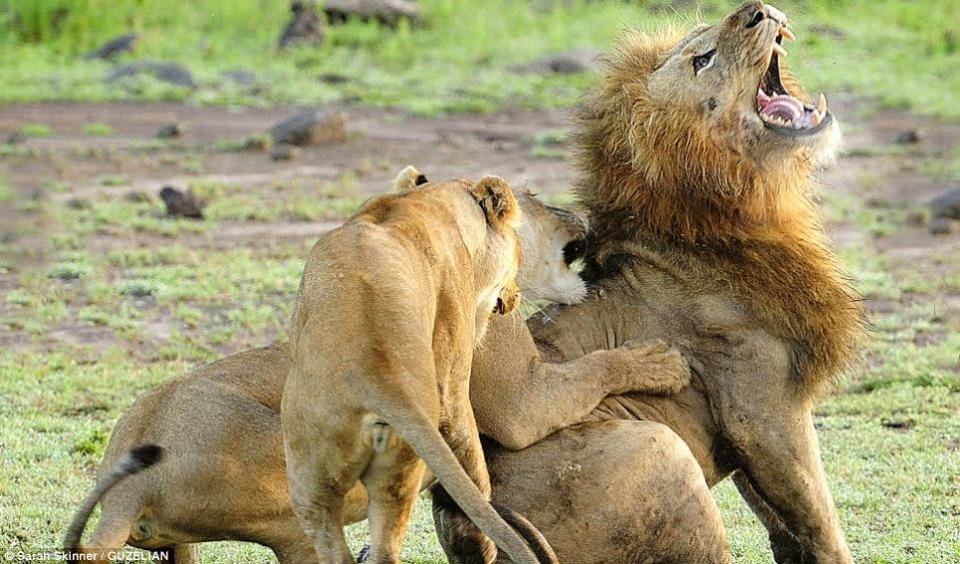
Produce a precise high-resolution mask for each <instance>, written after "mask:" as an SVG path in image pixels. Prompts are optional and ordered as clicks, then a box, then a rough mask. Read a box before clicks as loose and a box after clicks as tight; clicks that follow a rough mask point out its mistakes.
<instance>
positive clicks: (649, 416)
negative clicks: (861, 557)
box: [435, 2, 864, 563]
mask: <svg viewBox="0 0 960 564" xmlns="http://www.w3.org/2000/svg"><path fill="white" fill-rule="evenodd" d="M786 26H787V20H786V16H784V15H783V13H781V12H780V11H779V10H776V9H775V8H773V7H772V6H767V5H764V4H763V3H760V2H748V3H745V4H743V5H741V6H740V7H738V8H737V9H736V10H735V11H734V12H733V13H731V14H730V15H729V16H727V17H726V18H725V19H724V20H723V21H721V22H720V23H718V24H715V25H701V26H698V27H696V28H695V29H693V30H692V31H690V32H689V33H687V34H686V35H684V36H682V37H680V36H679V34H669V33H666V34H661V35H647V34H643V33H639V32H628V33H626V34H625V35H624V37H623V38H622V40H621V41H620V44H619V46H618V48H617V50H616V52H615V53H614V54H613V56H612V57H611V58H610V60H609V61H608V62H607V64H606V69H605V71H604V72H603V75H602V78H601V80H600V84H599V86H598V87H597V88H596V89H595V90H594V91H593V92H592V94H590V95H589V97H588V99H587V102H586V104H585V106H584V107H583V109H582V110H581V112H580V119H579V133H578V136H577V143H578V146H579V164H580V166H581V167H582V170H583V179H582V182H581V183H580V184H579V187H578V190H579V196H580V199H581V200H582V202H583V204H584V205H585V206H586V208H587V209H588V211H589V212H590V219H591V222H592V229H593V231H592V234H591V236H590V237H589V240H588V244H587V253H586V257H585V260H586V265H587V266H586V269H585V271H584V275H585V278H587V280H588V281H589V282H590V283H591V285H592V287H593V288H594V289H595V292H594V295H593V296H592V297H591V298H590V299H588V300H587V301H585V302H584V303H582V304H580V305H576V306H562V307H555V308H553V309H551V310H549V311H548V312H547V314H546V315H544V316H541V317H535V318H533V319H532V320H531V321H530V323H529V327H530V330H531V331H532V333H533V339H530V337H528V336H527V335H526V332H525V331H526V330H525V328H519V327H517V325H516V323H515V320H511V319H509V318H506V319H504V320H502V321H498V320H493V321H492V325H491V328H490V331H489V333H488V341H487V343H488V346H491V347H496V348H498V350H501V351H513V353H514V354H513V355H505V354H501V355H500V356H498V357H497V358H496V359H492V360H491V361H490V362H494V363H495V364H496V366H490V365H488V366H485V367H482V368H480V370H482V371H483V372H484V373H486V374H487V377H486V378H484V379H483V380H482V381H478V382H477V385H476V386H475V387H474V388H473V389H472V390H471V392H472V395H473V399H474V402H475V404H476V403H483V404H487V405H496V406H497V407H498V410H497V411H495V412H488V413H484V412H480V411H479V410H478V412H477V420H478V424H479V425H480V426H481V427H482V428H484V429H485V430H486V431H487V433H488V434H489V436H491V437H492V438H494V439H496V440H497V441H498V442H499V443H500V444H501V445H504V446H506V447H507V448H510V449H523V448H525V447H527V446H529V445H532V444H534V443H536V442H537V441H539V440H541V439H543V438H544V437H547V436H548V435H550V434H551V433H553V432H555V431H556V430H558V429H562V428H564V427H567V426H569V425H571V424H574V423H577V422H581V421H585V420H592V421H596V420H610V419H620V420H641V421H650V422H659V423H662V424H665V425H667V426H669V427H670V428H671V429H673V430H674V431H675V432H676V433H677V434H679V435H680V436H681V437H682V438H683V440H684V441H685V442H686V443H687V445H688V446H689V448H690V450H691V451H692V453H693V455H694V456H695V457H696V460H697V461H698V462H699V464H700V466H701V468H702V470H703V473H704V475H705V477H706V479H707V481H708V482H709V483H710V484H715V483H717V482H718V481H720V480H722V479H723V478H724V477H726V476H728V475H731V474H732V475H733V477H734V480H735V482H736V484H737V487H738V488H739V489H740V492H741V494H742V495H743V496H744V498H745V499H746V500H747V501H748V503H749V504H750V505H751V507H752V508H753V509H754V511H755V512H756V513H757V515H758V516H759V518H760V519H761V520H762V521H763V523H764V525H765V526H766V527H767V529H768V530H769V533H770V541H771V544H772V548H773V551H774V555H775V557H776V559H777V560H778V561H779V562H830V563H844V562H850V561H851V556H850V552H849V550H848V548H847V545H846V542H845V540H844V537H843V533H842V531H841V528H840V524H839V521H838V518H837V513H836V509H835V507H834V504H833V500H832V498H831V496H830V492H829V489H828V487H827V481H826V479H825V476H824V472H823V467H822V463H821V460H820V454H819V446H818V443H817V435H816V430H815V428H814V424H813V417H812V407H813V404H814V401H815V400H816V399H817V397H818V396H819V395H820V394H822V393H823V392H824V391H825V390H826V389H828V388H829V386H830V383H831V381H832V379H833V377H834V376H835V375H836V374H837V373H838V372H840V371H841V370H843V369H844V368H845V367H847V366H848V365H849V364H850V363H851V362H852V361H853V360H854V359H855V358H856V355H857V350H858V342H859V340H860V338H861V335H862V331H863V323H864V321H863V311H862V307H861V304H860V300H859V297H858V296H857V294H856V293H855V292H854V291H853V290H852V289H851V288H850V287H849V286H848V284H847V279H846V277H845V276H844V274H843V273H842V272H841V270H840V267H839V265H838V264H837V261H836V259H835V257H834V256H833V254H832V253H831V252H830V250H829V248H828V244H827V241H826V239H825V236H824V234H823V231H822V228H821V226H820V223H819V221H818V213H817V209H816V207H815V205H814V203H813V201H812V200H811V196H810V191H811V173H812V171H813V170H814V169H815V167H816V166H817V165H818V164H820V163H824V162H826V161H827V160H829V158H830V157H831V156H832V155H833V153H834V152H835V149H836V145H837V140H838V126H837V122H836V120H835V118H834V116H833V114H832V113H831V112H830V111H829V109H828V108H827V107H826V100H825V99H824V98H823V97H822V96H821V97H820V98H819V101H818V103H816V104H813V103H811V102H808V101H807V98H806V96H805V95H804V94H803V92H802V91H801V90H800V87H799V86H798V85H797V83H796V82H795V81H794V80H793V79H792V78H791V77H790V75H789V74H788V73H787V71H786V69H785V67H784V66H783V64H782V62H781V58H782V56H783V54H784V52H785V51H784V49H783V47H781V46H780V43H781V41H782V40H783V38H788V39H789V38H791V37H792V36H793V34H792V33H791V32H790V31H789V30H788V29H787V27H786ZM650 338H662V339H664V340H665V341H667V342H668V343H670V344H671V345H673V346H675V347H677V348H679V349H680V350H681V351H682V352H683V353H684V354H685V356H686V357H687V358H688V360H689V361H690V364H691V368H692V370H693V372H694V376H693V379H692V383H691V386H690V387H688V388H686V389H685V390H684V391H683V392H681V393H680V394H678V395H675V396H672V397H660V398H657V397H651V396H647V395H642V394H626V395H621V396H617V397H611V398H607V399H605V400H604V401H603V402H602V403H601V404H600V406H599V407H598V408H597V409H593V408H592V407H591V406H590V404H591V403H592V402H590V401H585V400H584V396H585V393H584V391H583V390H582V389H581V388H580V387H579V385H578V383H577V382H576V381H575V380H574V379H572V378H564V377H563V376H562V375H563V374H564V368H563V366H565V365H555V364H547V363H545V362H543V361H552V362H560V361H569V360H570V359H574V358H576V357H578V356H579V355H583V354H586V353H589V352H590V351H594V350H597V349H603V348H609V347H615V346H617V345H618V344H620V343H622V342H624V341H625V340H627V339H650ZM508 343H509V344H511V345H512V347H511V346H507V344H508ZM541 358H542V359H543V361H541ZM475 370H477V368H475ZM547 372H549V373H550V374H551V375H552V376H551V377H549V378H548V377H545V376H544V374H545V373H547ZM521 410H523V412H524V413H525V417H524V418H522V419H519V418H514V419H512V418H509V417H502V414H503V413H518V412H520V411H521ZM487 415H489V416H490V419H489V420H488V419H486V416H487ZM647 425H650V424H649V423H648V424H647ZM591 429H594V428H593V427H591V426H590V424H587V425H586V426H581V427H578V428H574V429H569V430H567V431H564V432H563V433H561V434H559V435H555V436H553V437H550V438H548V439H546V441H543V442H541V443H540V444H538V445H536V446H535V447H534V448H530V449H527V450H525V451H521V452H518V453H512V452H507V451H503V450H496V449H491V450H490V451H488V454H489V456H488V459H490V470H491V476H492V479H493V481H494V483H495V484H496V487H495V491H494V499H497V500H499V501H501V502H503V503H505V504H506V505H509V506H510V507H512V508H514V509H516V510H517V511H520V512H522V513H524V514H525V515H526V516H527V517H528V518H529V519H530V521H532V522H533V523H534V524H535V525H536V526H537V527H538V528H539V529H540V530H541V531H542V532H543V533H544V535H545V536H546V537H547V539H548V540H549V541H550V543H551V544H552V545H553V547H554V549H556V552H557V555H558V556H559V557H560V559H561V561H569V562H578V563H580V562H602V561H616V560H618V559H619V558H620V556H610V555H611V554H614V551H615V550H626V551H627V554H630V555H631V556H630V557H629V560H630V561H633V559H634V558H636V559H637V560H638V561H639V560H644V558H653V559H656V560H674V559H676V560H715V559H724V558H726V556H725V555H718V554H716V552H715V551H713V552H711V551H709V550H706V549H705V551H704V552H703V553H701V554H700V555H689V554H687V555H686V556H684V557H682V558H680V557H676V556H675V555H676V554H678V553H677V552H675V550H676V547H677V546H683V545H684V543H685V542H686V541H685V539H689V538H693V535H691V534H690V533H691V531H690V530H689V529H686V528H685V525H684V524H683V523H676V522H671V521H666V522H664V523H663V526H662V527H661V528H660V529H658V530H657V531H658V532H657V533H656V534H651V533H650V532H644V531H642V530H641V528H642V524H643V523H644V521H643V520H642V519H639V518H637V517H632V518H630V517H624V516H625V515H628V514H630V513H631V512H630V508H632V507H636V506H642V504H647V506H649V504H650V503H651V502H650V501H649V499H645V500H644V501H642V502H638V501H635V499H636V498H637V497H638V496H643V495H644V493H645V492H642V491H635V490H630V489H629V488H630V487H631V485H627V486H626V488H628V489H626V490H625V489H624V488H625V486H624V485H623V484H622V483H621V482H620V481H618V480H620V478H621V477H622V475H623V473H624V472H631V469H630V468H629V467H626V468H625V467H623V466H622V464H623V462H624V461H625V460H631V459H630V457H629V456H627V455H626V454H623V453H625V452H626V451H628V450H630V449H633V450H634V451H636V452H638V453H642V452H643V451H644V449H648V448H649V447H650V441H649V440H647V439H645V438H644V435H643V433H646V432H648V431H650V429H651V428H650V427H643V428H638V429H640V430H638V431H637V432H635V433H634V434H633V436H634V438H633V439H632V440H631V439H630V436H631V435H630V433H631V432H630V431H626V430H624V429H623V428H618V429H619V430H618V434H617V439H616V441H615V442H614V441H612V440H604V439H603V437H604V436H605V435H604V433H600V432H596V431H595V430H591ZM587 436H589V437H590V439H589V441H590V444H593V445H597V446H596V451H595V452H599V453H604V454H598V455H597V456H600V457H601V458H600V459H584V458H583V456H582V454H581V453H580V452H576V451H570V450H569V449H565V448H563V447H562V444H564V442H565V444H579V443H585V442H586V441H587V439H586V438H585V437H587ZM578 437H579V439H578ZM604 445H606V446H607V447H609V448H608V450H607V451H604V448H603V446H604ZM610 452H612V453H615V454H606V453H610ZM602 457H609V461H604V459H603V458H602ZM642 457H643V455H642V454H637V455H636V456H635V457H634V458H633V459H634V460H642ZM648 466H649V465H648ZM565 468H575V469H576V470H575V471H572V470H564V469H565ZM519 469H525V474H524V475H523V476H520V475H519V474H518V471H519ZM563 472H566V476H568V481H566V482H565V481H564V480H563V479H561V478H560V477H562V473H563ZM570 476H574V477H575V478H570ZM657 493H658V492H646V495H647V496H651V495H654V496H655V495H657ZM644 507H646V506H644ZM435 510H436V511H437V513H438V514H439V515H438V522H439V523H441V524H442V523H444V522H447V523H449V520H447V519H446V516H445V515H443V512H444V511H445V509H444V508H443V507H438V508H436V509H435ZM600 510H605V511H607V512H608V513H607V515H608V516H611V517H610V521H607V522H604V524H603V527H601V528H598V527H595V526H593V527H592V525H593V524H594V523H595V520H596V512H597V511H600ZM633 513H637V512H636V511H634V512H633ZM617 519H633V521H632V522H631V521H623V520H619V521H618V520H617ZM591 527H592V528H591ZM576 530H581V531H583V530H592V531H594V533H592V534H590V533H583V534H580V535H577V536H575V537H573V538H571V536H570V535H569V534H567V533H568V532H570V531H576ZM449 531H450V528H449V527H448V528H447V530H446V531H445V532H444V533H443V534H441V538H442V540H443V542H444V543H445V545H447V546H450V545H451V544H452V543H456V542H457V538H456V535H455V534H451V533H450V532H449ZM624 531H629V532H627V533H624ZM660 537H665V538H667V539H670V540H669V541H668V544H669V543H673V545H672V546H666V547H664V545H663V544H657V545H654V542H658V538H660ZM624 543H626V544H628V545H629V546H627V547H622V546H619V545H622V544H624ZM645 543H649V544H647V545H646V546H648V547H650V551H649V552H646V551H645V548H644V544H645ZM658 547H660V548H658ZM661 549H662V550H665V551H667V552H658V550H661ZM604 551H606V552H605V553H604ZM671 551H674V552H671ZM598 553H599V555H598ZM618 554H619V553H618ZM605 555H606V556H605ZM605 557H606V559H605ZM625 558H626V557H625Z"/></svg>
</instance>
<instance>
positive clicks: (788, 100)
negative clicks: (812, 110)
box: [757, 90, 805, 127]
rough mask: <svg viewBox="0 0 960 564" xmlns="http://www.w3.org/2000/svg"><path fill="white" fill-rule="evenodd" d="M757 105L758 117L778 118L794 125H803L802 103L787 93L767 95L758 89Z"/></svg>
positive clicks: (803, 112)
mask: <svg viewBox="0 0 960 564" xmlns="http://www.w3.org/2000/svg"><path fill="white" fill-rule="evenodd" d="M757 107H758V108H759V110H760V117H763V118H779V119H780V120H783V121H785V122H787V123H788V124H790V125H793V126H794V127H802V126H803V125H804V123H803V122H804V121H805V120H803V119H801V118H803V117H804V116H805V111H804V107H803V103H802V102H801V101H800V100H797V99H796V98H794V97H793V96H790V95H789V94H777V95H774V96H768V95H767V93H766V92H764V91H763V90H760V91H758V92H757Z"/></svg>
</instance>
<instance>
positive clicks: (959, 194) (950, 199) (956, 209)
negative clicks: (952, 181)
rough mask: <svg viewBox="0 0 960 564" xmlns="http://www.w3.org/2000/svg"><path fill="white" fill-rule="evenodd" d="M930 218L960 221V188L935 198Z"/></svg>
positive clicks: (931, 205) (931, 204) (931, 206)
mask: <svg viewBox="0 0 960 564" xmlns="http://www.w3.org/2000/svg"><path fill="white" fill-rule="evenodd" d="M930 216H931V217H948V218H950V219H960V188H954V189H953V190H949V191H947V192H944V193H943V194H941V195H939V196H937V197H936V198H934V199H933V200H932V201H931V202H930Z"/></svg>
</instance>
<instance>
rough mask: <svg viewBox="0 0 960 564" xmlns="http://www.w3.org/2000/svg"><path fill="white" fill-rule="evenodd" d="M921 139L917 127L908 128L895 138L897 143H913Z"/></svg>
mask: <svg viewBox="0 0 960 564" xmlns="http://www.w3.org/2000/svg"><path fill="white" fill-rule="evenodd" d="M919 141H920V133H919V132H918V131H917V130H916V129H907V130H906V131H901V132H900V133H899V134H897V137H896V138H895V139H894V140H893V142H894V143H896V144H897V145H912V144H914V143H918V142H919Z"/></svg>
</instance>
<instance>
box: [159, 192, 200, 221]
mask: <svg viewBox="0 0 960 564" xmlns="http://www.w3.org/2000/svg"><path fill="white" fill-rule="evenodd" d="M160 199H162V200H163V203H164V204H165V205H166V207H167V216H169V217H187V218H190V219H203V207H204V203H203V202H202V201H201V200H200V199H199V198H197V196H196V195H195V194H194V193H193V192H191V191H190V190H187V191H186V192H181V191H180V190H177V189H176V188H174V187H173V186H164V187H163V189H162V190H160Z"/></svg>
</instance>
